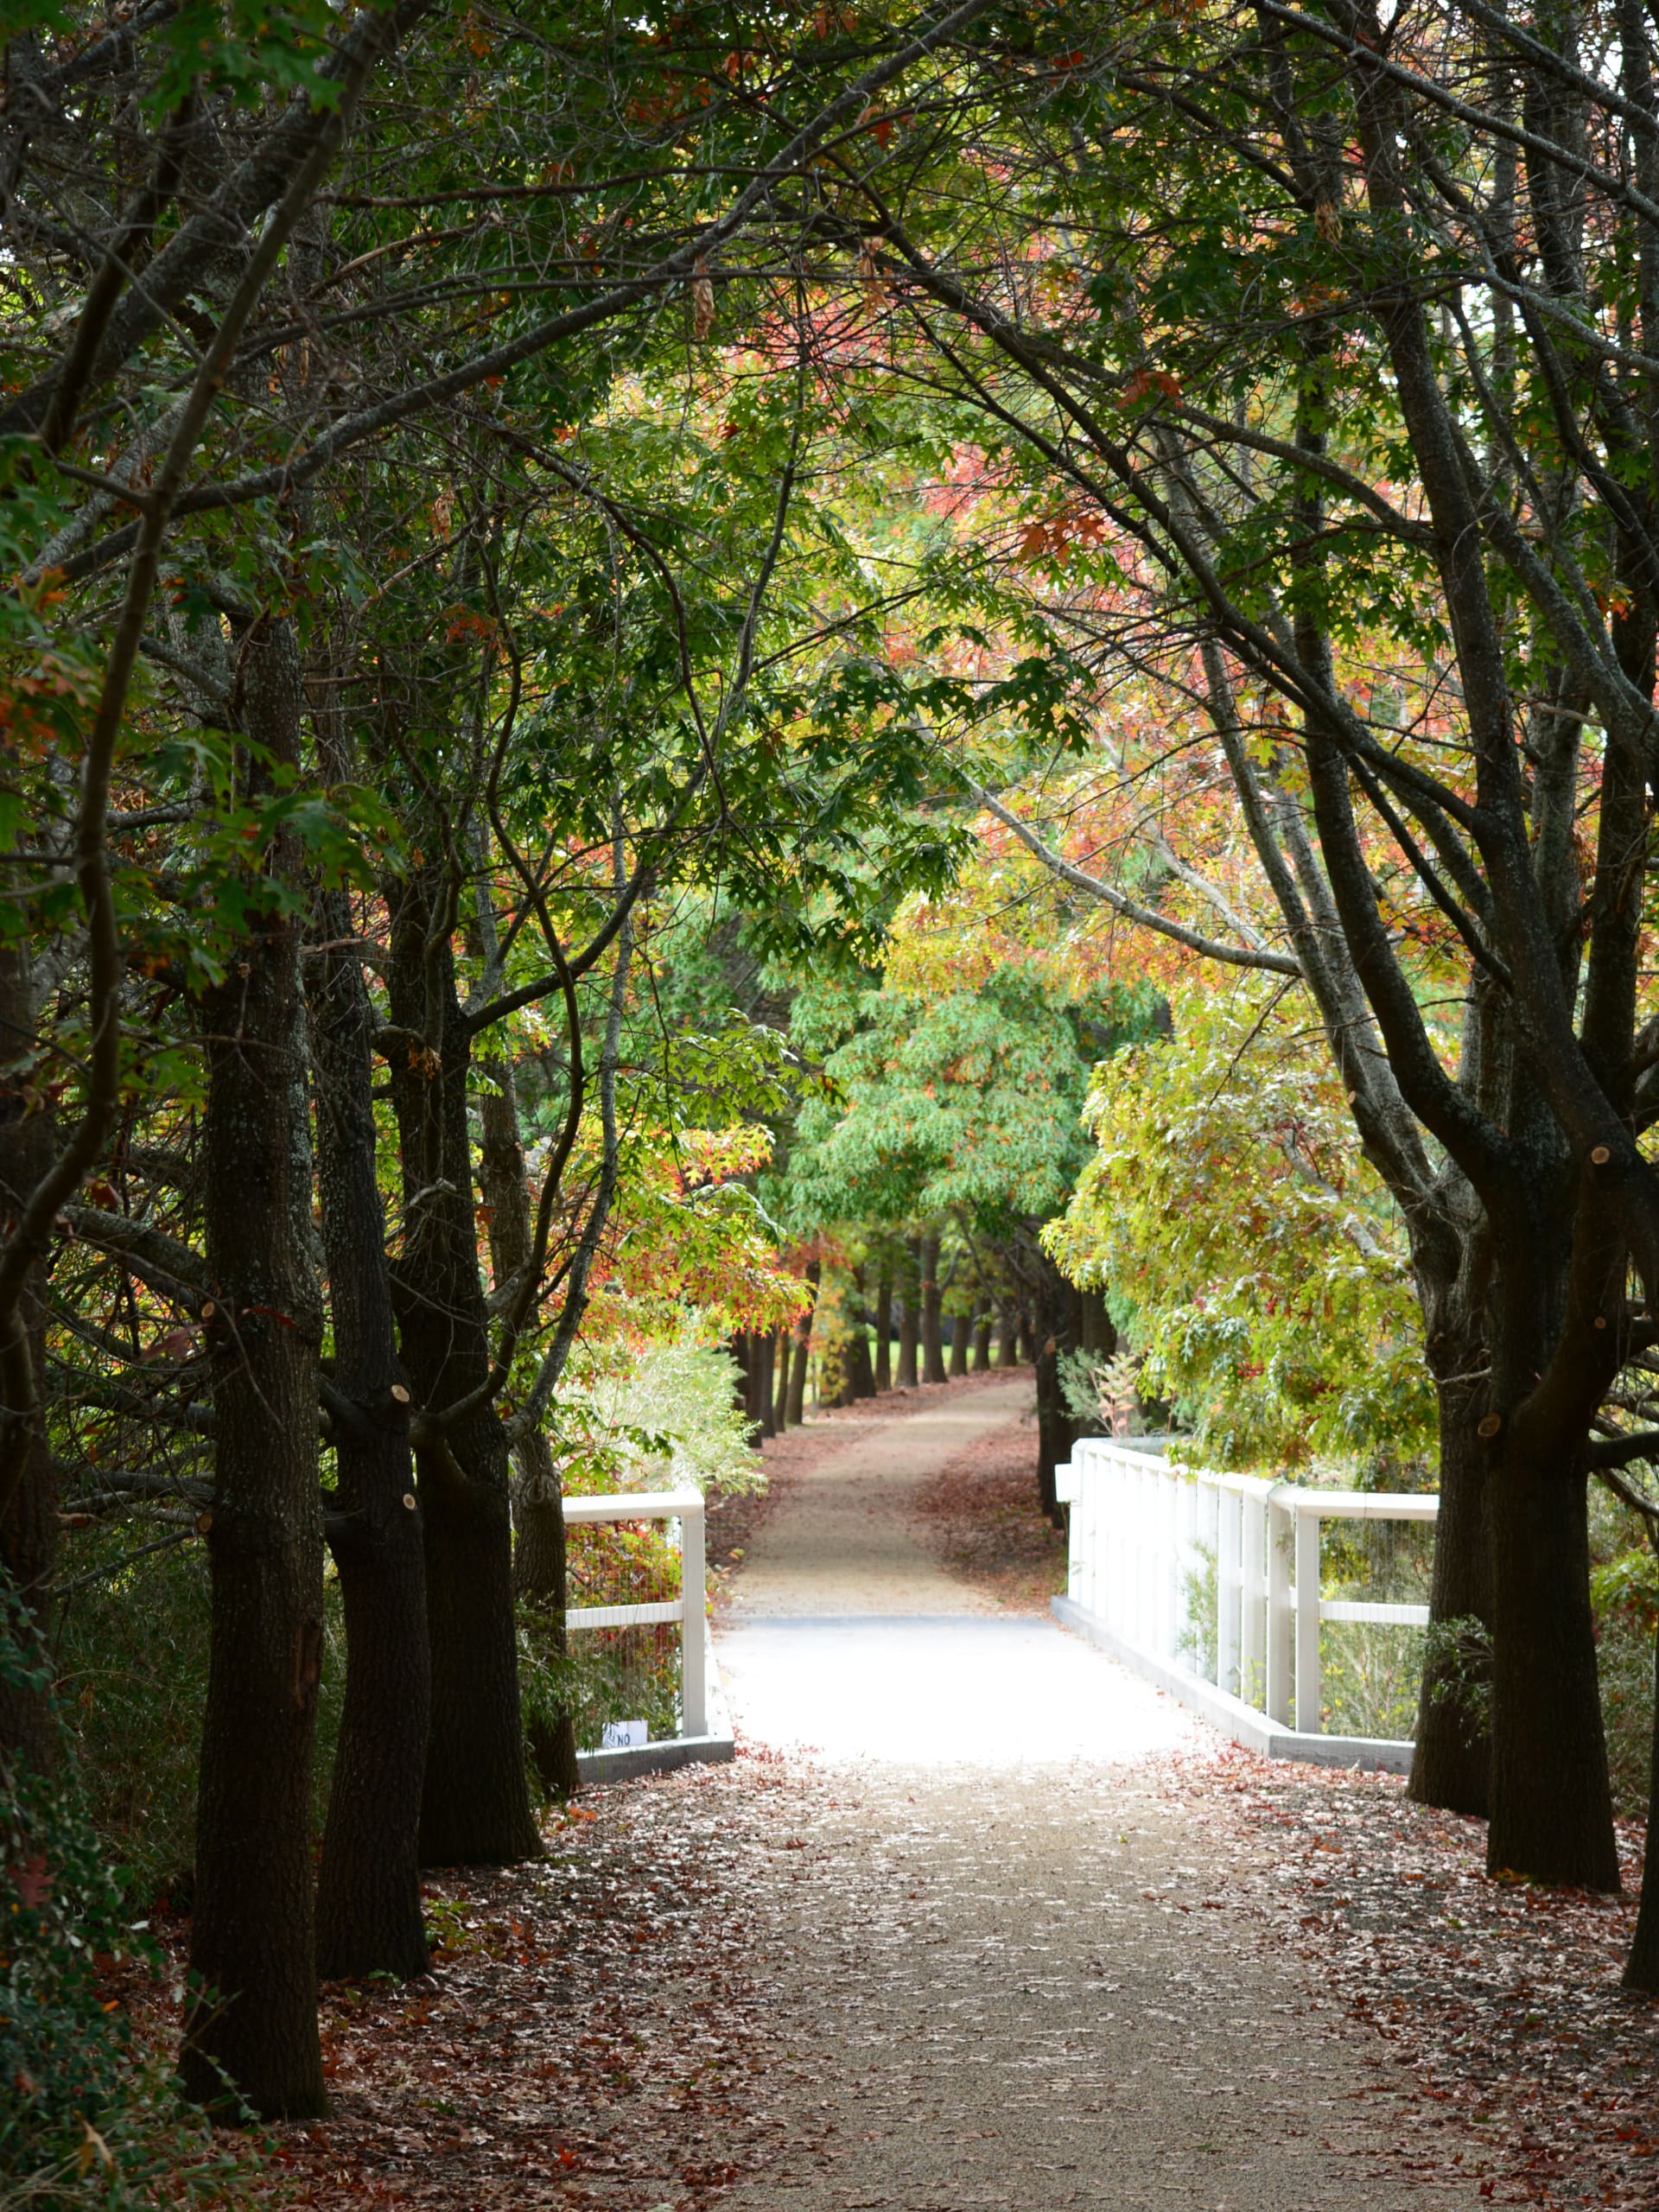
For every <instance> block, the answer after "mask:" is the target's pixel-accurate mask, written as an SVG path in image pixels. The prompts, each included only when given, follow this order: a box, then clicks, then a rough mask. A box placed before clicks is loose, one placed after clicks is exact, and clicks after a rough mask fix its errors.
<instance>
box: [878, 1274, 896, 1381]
mask: <svg viewBox="0 0 1659 2212" xmlns="http://www.w3.org/2000/svg"><path fill="white" fill-rule="evenodd" d="M875 1387H876V1389H878V1390H891V1389H892V1388H893V1270H892V1269H891V1268H882V1270H881V1272H880V1274H879V1275H878V1276H877V1277H876V1281H875Z"/></svg>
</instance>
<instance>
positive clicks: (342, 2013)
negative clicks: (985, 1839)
mask: <svg viewBox="0 0 1659 2212" xmlns="http://www.w3.org/2000/svg"><path fill="white" fill-rule="evenodd" d="M709 1783H713V1784H714V1785H715V1786H714V1787H713V1788H710V1787H709V1786H707V1785H708V1784H709ZM722 1784H724V1785H725V1789H726V1791H728V1790H729V1776H728V1775H722V1774H719V1773H717V1772H715V1770H702V1772H701V1773H696V1772H694V1773H692V1774H690V1775H685V1776H678V1777H672V1778H671V1781H670V1782H667V1783H646V1784H643V1785H634V1786H626V1787H620V1788H616V1789H607V1790H601V1791H596V1792H594V1796H593V1799H592V1802H591V1803H590V1805H589V1806H587V1807H584V1808H579V1809H578V1810H577V1811H576V1812H575V1814H574V1815H572V1816H570V1817H567V1818H564V1819H555V1820H554V1821H552V1822H550V1826H549V1831H548V1836H549V1848H548V1856H547V1859H546V1860H545V1861H544V1862H543V1864H541V1865H539V1866H522V1867H515V1868H511V1869H507V1870H505V1871H503V1872H498V1873H493V1874H490V1875H485V1876H478V1877H463V1876H459V1875H458V1876H456V1877H454V1878H448V1879H443V1880H440V1881H436V1882H434V1883H433V1884H431V1885H429V1889H430V1894H429V1917H430V1920H431V1922H432V1923H433V1924H434V1925H435V1929H437V1931H438V1932H439V1934H440V1936H441V1937H442V1941H441V1943H440V1947H439V1948H438V1950H437V1952H436V1954H435V1958H434V1962H433V1972H432V1974H431V1975H430V1976H429V1978H428V1980H426V1981H425V1982H423V1983H422V1984H417V1985H416V1986H412V1987H410V1988H406V1989H403V1990H391V1989H369V1990H365V1991H357V1990H351V1989H345V1988H330V1989H329V1990H327V1992H326V1993H325V2006H324V2036H325V2051H326V2062H327V2069H328V2075H329V2085H330V2094H331V2096H332V2099H333V2103H334V2110H333V2113H332V2115H331V2117H330V2118H329V2119H328V2120H326V2121H323V2122H321V2123H317V2124H314V2125H311V2126H294V2127H290V2128H284V2129H280V2130H278V2131H277V2153H276V2159H275V2163H274V2166H273V2169H272V2171H271V2176H270V2190H271V2193H272V2194H273V2195H274V2196H276V2197H277V2200H278V2201H280V2202H284V2203H291V2202H298V2203H301V2204H306V2205H316V2206H335V2205H339V2206H345V2205H353V2206H356V2205H378V2206H385V2207H393V2206H410V2207H422V2208H426V2209H427V2212H440V2208H441V2209H442V2212H486V2208H497V2207H499V2208H502V2212H505V2208H508V2207H512V2208H514V2212H518V2208H523V2207H525V2206H529V2205H559V2206H567V2205H568V2206H570V2207H581V2206H603V2207H605V2208H607V2212H644V2208H646V2207H651V2206H657V2205H662V2204H671V2205H673V2206H674V2207H676V2208H677V2209H679V2208H683V2209H684V2212H690V2208H693V2207H701V2206H704V2205H709V2204H713V2203H715V2202H717V2201H718V2199H719V2197H720V2196H721V2193H722V2190H723V2189H724V2186H725V2185H726V2184H727V2183H729V2182H730V2181H732V2180H733V2179H734V2178H735V2177H737V2176H738V2175H739V2174H740V2173H743V2172H747V2171H753V2170H754V2169H755V2168H756V2166H757V2165H760V2164H765V2163H766V2161H767V2160H769V2159H770V2158H772V2157H774V2156H776V2155H777V2154H778V2152H779V2136H780V2133H781V2131H780V2129H779V2125H778V2123H777V2122H776V2121H775V2120H773V2118H772V2115H771V2113H770V2112H769V2110H768V2099H767V2095H766V2082H767V2080H768V2078H769V2077H770V2076H771V2075H772V2073H773V2071H774V2069H776V2068H777V2067H778V2066H779V2065H780V2064H781V2063H784V2062H783V2060H782V2056H781V2052H780V2050H779V2024H778V2023H777V2021H776V2020H775V2018H773V2016H772V2012H771V2010H770V2008H769V2005H768V1999H767V1993H766V1987H765V1983H764V1977H763V1976H762V1974H760V1972H759V1970H758V1967H757V1961H756V1946H757V1943H758V1942H760V1937H761V1931H762V1929H763V1928H764V1925H765V1922H766V1897H767V1895H768V1894H769V1893H770V1892H771V1891H772V1889H773V1888H774V1887H775V1885H776V1883H777V1881H778V1880H779V1878H780V1877H779V1873H778V1871H777V1869H776V1868H775V1867H774V1866H772V1863H771V1862H772V1859H774V1857H775V1856H776V1850H777V1849H778V1848H782V1846H781V1845H780V1846H779V1847H776V1848H775V1847H774V1846H773V1844H772V1842H771V1840H769V1837H770V1830H771V1827H772V1823H771V1821H769V1820H768V1819H766V1818H765V1817H764V1816H763V1817H762V1818H761V1819H760V1821H758V1822H757V1821H747V1820H745V1821H741V1822H734V1821H732V1820H731V1818H730V1817H729V1813H728V1810H727V1809H725V1806H724V1794H723V1792H722V1789H721V1785H722ZM745 1789H746V1794H747V1796H749V1797H750V1798H751V1800H753V1799H754V1798H755V1797H756V1796H758V1797H759V1798H760V1801H761V1803H762V1805H763V1806H764V1804H765V1803H766V1802H767V1793H768V1792H772V1793H774V1794H776V1793H778V1792H780V1791H781V1792H784V1793H785V1794H789V1793H790V1792H791V1785H789V1784H786V1783H784V1782H783V1781H782V1780H781V1778H780V1777H778V1776H777V1775H776V1774H775V1773H773V1772H772V1771H769V1770H768V1766H767V1764H766V1762H765V1761H763V1760H760V1759H755V1760H752V1761H750V1762H749V1763H748V1764H747V1772H746V1777H745ZM784 1825H785V1829H786V1831H787V1832H788V1833H792V1832H793V1824H792V1823H791V1821H789V1819H788V1817H787V1816H785V1821H784ZM782 1878H784V1879H786V1878H787V1875H786V1873H785V1875H784V1876H783V1877H782ZM812 2148H813V2146H812V2145H811V2144H810V2142H809V2143H802V2142H801V2141H799V2140H796V2141H795V2142H794V2143H793V2144H792V2145H791V2155H793V2156H797V2157H800V2156H804V2157H808V2158H810V2156H811V2155H812Z"/></svg>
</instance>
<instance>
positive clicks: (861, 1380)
mask: <svg viewBox="0 0 1659 2212" xmlns="http://www.w3.org/2000/svg"><path fill="white" fill-rule="evenodd" d="M845 1358H846V1364H847V1381H848V1384H849V1389H848V1395H847V1399H846V1401H845V1402H846V1403H848V1404H850V1403H851V1402H852V1401H853V1400H854V1399H855V1398H873V1397H874V1395H875V1376H874V1374H873V1373H872V1371H871V1369H870V1340H869V1338H868V1337H867V1336H866V1335H865V1333H864V1325H863V1323H862V1322H860V1323H859V1325H857V1327H856V1328H855V1329H854V1331H853V1333H852V1336H851V1337H850V1338H849V1340H848V1344H847V1351H846V1354H845Z"/></svg>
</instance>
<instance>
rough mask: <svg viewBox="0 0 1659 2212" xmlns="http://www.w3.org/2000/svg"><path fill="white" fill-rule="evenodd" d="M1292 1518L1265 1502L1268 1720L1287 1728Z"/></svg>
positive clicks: (1285, 1508) (1283, 1507) (1273, 1503)
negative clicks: (1288, 1551)
mask: <svg viewBox="0 0 1659 2212" xmlns="http://www.w3.org/2000/svg"><path fill="white" fill-rule="evenodd" d="M1294 1521H1295V1516H1294V1514H1293V1513H1292V1511H1291V1510H1290V1508H1289V1506H1287V1505H1281V1503H1280V1502H1279V1500H1278V1498H1277V1497H1276V1496H1275V1497H1269V1498H1268V1719H1269V1720H1277V1721H1281V1722H1282V1723H1283V1725H1284V1726H1286V1727H1288V1726H1290V1692H1291V1650H1290V1643H1291V1637H1290V1631H1291V1618H1290V1562H1289V1560H1288V1559H1287V1557H1286V1555H1285V1554H1286V1551H1287V1547H1288V1544H1289V1541H1290V1536H1291V1530H1292V1528H1293V1526H1294Z"/></svg>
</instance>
